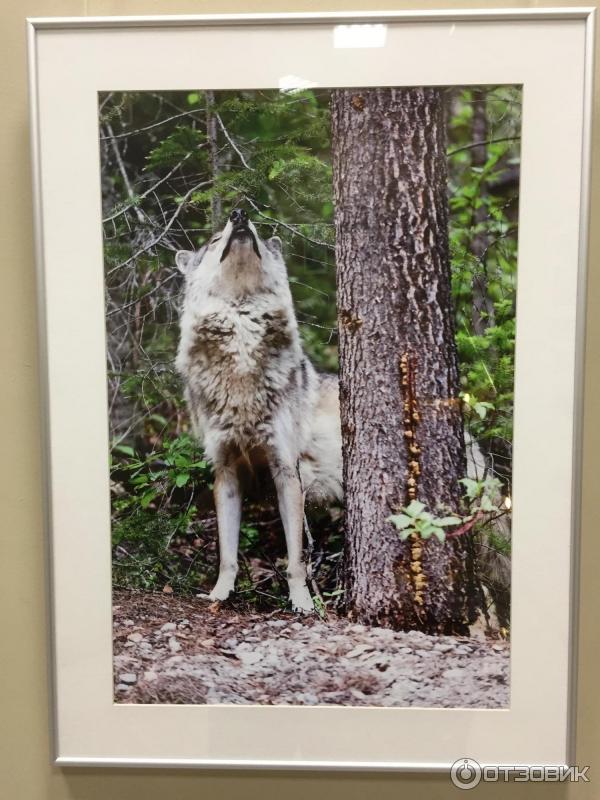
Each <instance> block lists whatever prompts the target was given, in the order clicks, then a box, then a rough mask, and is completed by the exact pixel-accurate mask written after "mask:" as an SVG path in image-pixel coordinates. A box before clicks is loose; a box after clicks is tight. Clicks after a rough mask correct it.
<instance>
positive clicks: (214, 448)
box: [176, 210, 342, 611]
mask: <svg viewBox="0 0 600 800" xmlns="http://www.w3.org/2000/svg"><path fill="white" fill-rule="evenodd" d="M176 263H177V266H178V268H179V269H180V270H181V272H182V273H183V274H184V275H185V292H184V300H183V308H182V313H181V318H180V328H181V335H180V341H179V348H178V352H177V369H178V371H179V373H180V374H181V376H182V378H183V381H184V385H185V398H186V402H187V405H188V408H189V413H190V418H191V423H192V429H193V432H194V434H195V436H196V437H197V438H198V439H199V440H200V441H201V442H202V444H203V446H204V449H205V452H206V455H207V457H208V458H209V459H210V460H211V461H212V463H213V465H214V469H215V484H214V496H215V505H216V509H217V521H218V527H219V551H220V564H219V578H218V580H217V583H216V585H215V587H214V589H213V590H212V592H211V593H210V595H209V597H210V598H211V599H213V600H224V599H226V598H227V597H228V595H229V594H230V592H232V591H233V589H234V584H235V578H236V574H237V570H238V563H237V562H238V542H239V530H240V520H241V507H242V488H241V480H240V479H241V474H242V472H243V471H244V470H245V469H247V468H248V466H250V467H251V468H256V467H263V466H267V467H268V468H269V470H270V472H271V475H272V477H273V481H274V484H275V488H276V490H277V499H278V504H279V511H280V514H281V518H282V522H283V527H284V530H285V538H286V543H287V551H288V570H287V578H288V585H289V593H290V600H291V603H292V607H293V608H294V609H295V610H297V611H311V610H312V609H313V601H312V598H311V596H310V593H309V591H308V588H307V586H306V566H305V564H304V561H303V558H302V530H303V520H304V498H305V496H306V495H307V494H308V495H309V496H311V497H313V498H315V499H318V500H325V499H327V498H331V499H333V498H341V494H342V487H341V475H342V454H341V433H340V422H339V401H338V386H337V379H335V378H333V377H323V376H319V375H317V373H316V372H315V370H314V368H313V366H312V364H311V363H310V361H309V360H308V358H307V357H306V355H305V354H304V352H303V351H302V345H301V343H300V337H299V334H298V324H297V322H296V317H295V314H294V308H293V304H292V297H291V294H290V289H289V284H288V277H287V271H286V267H285V263H284V260H283V256H282V246H281V240H280V239H279V238H278V237H277V236H273V237H272V238H271V239H268V240H267V241H263V240H262V239H260V238H259V236H258V234H257V232H256V228H255V227H254V225H253V224H252V222H250V220H249V219H248V215H247V214H246V213H245V212H244V211H242V210H235V211H233V213H232V214H231V216H230V218H229V220H228V222H227V224H226V226H225V228H224V229H223V230H222V231H221V232H220V233H218V234H215V235H214V236H213V237H212V239H211V240H210V241H209V242H208V243H207V244H206V245H204V247H202V249H201V250H199V251H198V252H190V251H187V250H182V251H179V252H178V253H177V256H176Z"/></svg>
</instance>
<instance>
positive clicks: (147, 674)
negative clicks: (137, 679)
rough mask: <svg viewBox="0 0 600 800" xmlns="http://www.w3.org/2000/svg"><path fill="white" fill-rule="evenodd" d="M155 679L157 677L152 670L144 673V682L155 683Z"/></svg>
mask: <svg viewBox="0 0 600 800" xmlns="http://www.w3.org/2000/svg"><path fill="white" fill-rule="evenodd" d="M157 678H158V675H157V674H156V672H154V670H151V669H149V670H147V671H146V672H144V680H145V681H150V682H151V681H155V680H156V679H157Z"/></svg>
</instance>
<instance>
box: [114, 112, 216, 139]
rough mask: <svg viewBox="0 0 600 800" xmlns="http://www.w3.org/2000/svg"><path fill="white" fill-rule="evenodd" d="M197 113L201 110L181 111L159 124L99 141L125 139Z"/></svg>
mask: <svg viewBox="0 0 600 800" xmlns="http://www.w3.org/2000/svg"><path fill="white" fill-rule="evenodd" d="M198 111H202V109H201V108H195V109H194V110H193V111H183V112H182V113H181V114H174V115H173V116H172V117H167V119H163V120H161V121H160V122H155V123H153V124H152V125H146V127H145V128H136V129H135V130H134V131H127V133H118V134H116V135H114V134H113V136H110V135H109V136H101V137H100V141H101V142H103V141H106V140H107V139H111V138H112V139H125V138H126V137H127V136H135V134H137V133H143V132H144V131H150V130H152V128H158V127H159V126H160V125H166V124H167V122H172V121H173V120H174V119H178V118H179V117H190V116H194V114H196V113H197V112H198Z"/></svg>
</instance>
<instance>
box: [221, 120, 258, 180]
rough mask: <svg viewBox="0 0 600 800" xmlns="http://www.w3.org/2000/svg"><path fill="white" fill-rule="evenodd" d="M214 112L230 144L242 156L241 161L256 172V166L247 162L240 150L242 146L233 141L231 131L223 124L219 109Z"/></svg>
mask: <svg viewBox="0 0 600 800" xmlns="http://www.w3.org/2000/svg"><path fill="white" fill-rule="evenodd" d="M214 114H215V117H216V120H217V122H218V123H219V126H220V128H221V130H222V131H223V135H224V136H225V138H226V139H227V141H228V142H229V144H230V145H231V146H232V147H233V149H234V150H235V152H236V153H237V154H238V156H239V157H240V161H241V162H242V164H243V165H244V166H245V167H246V169H249V170H251V171H252V172H255V171H256V170H255V169H254V167H251V166H250V164H248V162H247V161H246V159H245V158H244V154H243V153H242V151H241V150H240V148H239V147H238V146H237V144H236V143H235V142H234V141H233V139H232V138H231V136H230V135H229V131H228V130H227V128H226V127H225V125H224V124H223V120H222V119H221V115H220V114H219V112H218V111H215V112H214Z"/></svg>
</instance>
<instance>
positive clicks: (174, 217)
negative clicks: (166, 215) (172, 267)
mask: <svg viewBox="0 0 600 800" xmlns="http://www.w3.org/2000/svg"><path fill="white" fill-rule="evenodd" d="M208 183H210V181H201V182H200V183H197V184H196V185H195V186H192V188H191V189H189V190H188V191H187V192H186V193H185V194H184V195H183V197H182V198H181V202H180V204H179V205H178V206H177V210H176V211H175V213H174V214H173V215H172V217H171V218H170V219H169V221H168V222H167V224H166V225H165V227H164V228H163V230H162V232H161V234H160V236H156V237H155V238H154V239H152V241H151V242H149V243H148V244H147V245H144V247H140V249H139V250H137V251H136V252H135V253H134V254H133V255H132V256H129V258H127V259H125V261H122V262H121V263H120V264H117V265H116V267H113V268H112V269H110V270H109V271H108V272H107V276H108V275H112V274H113V272H116V271H117V270H119V269H122V268H123V267H126V266H127V265H128V264H131V262H132V261H135V259H136V258H138V257H139V256H141V255H142V254H143V253H146V252H147V251H148V250H150V249H152V248H153V247H155V246H156V245H157V244H159V243H160V242H161V241H162V240H163V239H164V238H165V236H166V235H167V233H168V232H169V231H170V229H171V228H172V227H173V225H174V224H175V222H176V220H177V217H178V216H179V215H180V213H181V211H182V210H183V208H184V206H185V204H186V203H187V201H188V200H189V199H190V197H191V196H192V195H193V194H194V192H197V191H198V189H201V188H202V187H203V186H206V184H208Z"/></svg>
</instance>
